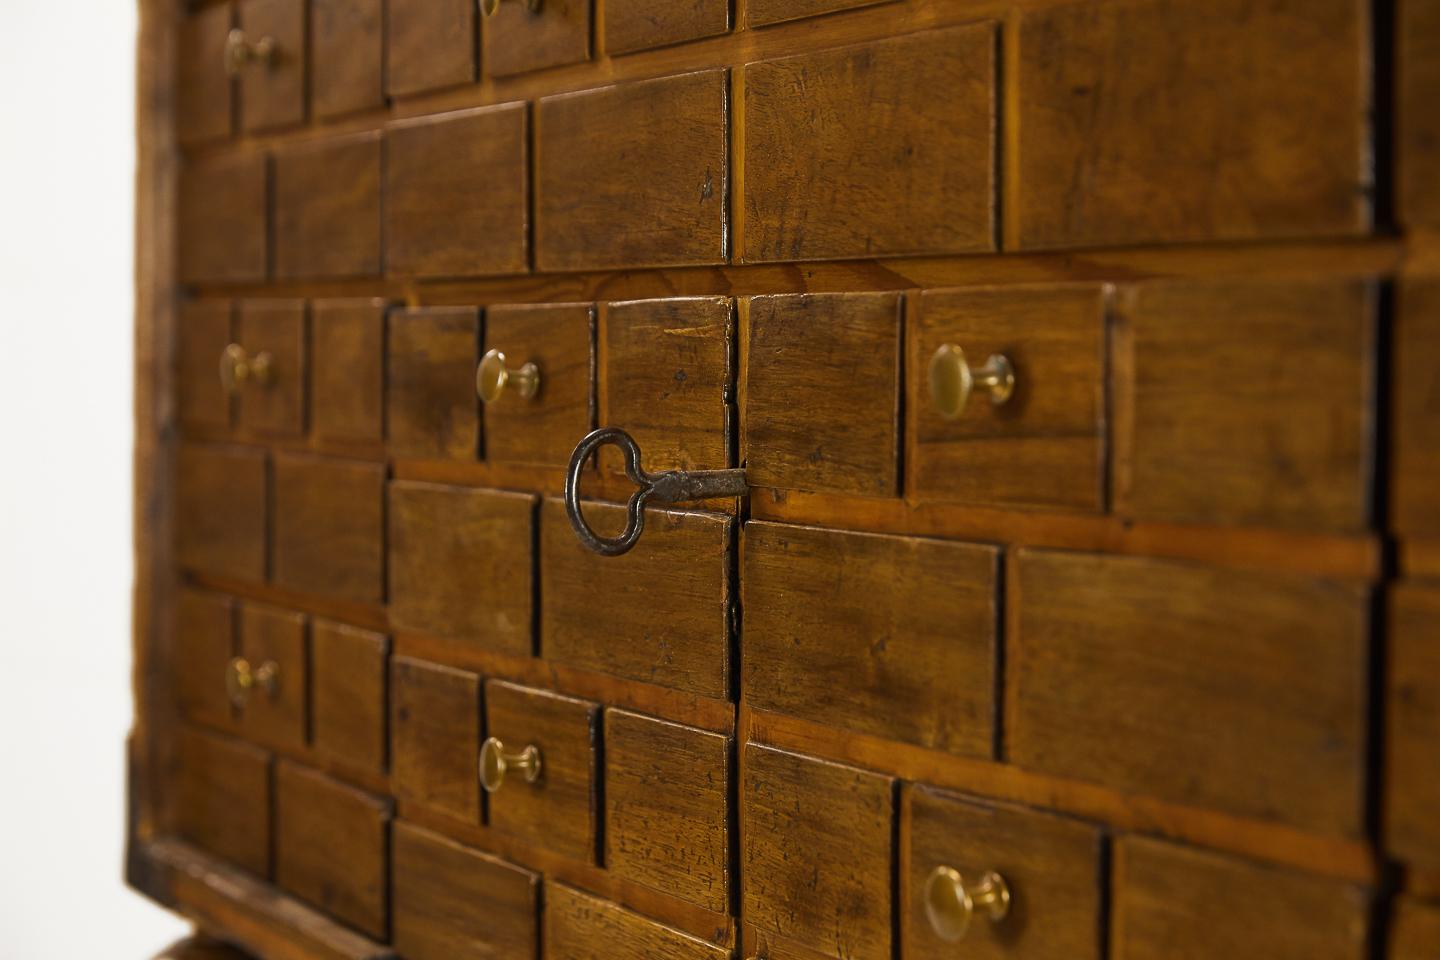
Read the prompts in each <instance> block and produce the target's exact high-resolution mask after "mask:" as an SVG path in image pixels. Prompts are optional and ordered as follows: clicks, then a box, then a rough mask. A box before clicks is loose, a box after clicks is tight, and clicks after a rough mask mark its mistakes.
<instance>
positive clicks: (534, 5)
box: [480, 0, 540, 17]
mask: <svg viewBox="0 0 1440 960" xmlns="http://www.w3.org/2000/svg"><path fill="white" fill-rule="evenodd" d="M525 9H526V10H529V11H530V12H531V13H539V12H540V0H525ZM480 12H481V13H483V14H485V16H487V17H493V16H495V14H497V13H499V12H500V0H480Z"/></svg>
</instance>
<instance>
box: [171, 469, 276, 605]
mask: <svg viewBox="0 0 1440 960" xmlns="http://www.w3.org/2000/svg"><path fill="white" fill-rule="evenodd" d="M267 473H268V471H267V468H266V462H265V453H264V451H261V450H254V449H250V448H242V447H221V446H185V447H182V448H181V450H180V452H179V455H178V457H177V462H176V468H175V474H176V502H175V516H176V521H177V522H176V529H177V530H178V531H179V535H178V537H177V541H176V544H175V554H176V559H177V561H178V562H179V564H180V565H181V566H182V567H186V568H188V569H192V570H205V571H208V572H210V573H214V574H218V575H220V576H228V577H237V578H239V579H242V580H264V579H265V571H266V563H267V559H266V543H265V530H266V524H267V522H268V520H267V516H268V513H267V505H266V500H267V496H268V493H267V491H268V488H269V480H268V476H267Z"/></svg>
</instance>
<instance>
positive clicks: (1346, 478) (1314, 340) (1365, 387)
mask: <svg viewBox="0 0 1440 960" xmlns="http://www.w3.org/2000/svg"><path fill="white" fill-rule="evenodd" d="M1114 341H1115V356H1116V359H1115V368H1116V376H1115V411H1116V429H1115V461H1116V466H1115V471H1116V476H1115V505H1116V510H1117V511H1118V512H1120V513H1121V514H1123V515H1125V516H1127V517H1134V518H1137V519H1143V520H1162V521H1180V522H1193V523H1221V524H1260V525H1265V526H1276V527H1289V528H1301V529H1319V530H1333V531H1337V532H1353V533H1358V532H1361V531H1363V530H1365V529H1366V528H1367V526H1368V524H1369V520H1370V516H1369V501H1370V486H1371V480H1372V477H1371V473H1372V461H1373V459H1374V451H1373V449H1372V446H1373V440H1372V434H1373V432H1374V425H1373V419H1374V418H1373V416H1372V415H1371V413H1370V408H1371V404H1372V400H1371V398H1372V395H1373V393H1374V389H1375V385H1374V376H1375V372H1374V371H1375V305H1374V292H1373V290H1372V288H1371V285H1370V284H1368V283H1364V282H1360V281H1345V280H1328V279H1327V280H1314V281H1305V280H1301V281H1293V282H1274V281H1198V282H1188V281H1185V282H1178V283H1159V284H1153V285H1147V286H1141V287H1138V288H1133V289H1131V290H1129V291H1126V292H1125V294H1123V295H1122V297H1121V299H1120V309H1119V311H1118V316H1117V325H1116V331H1115V338H1114Z"/></svg>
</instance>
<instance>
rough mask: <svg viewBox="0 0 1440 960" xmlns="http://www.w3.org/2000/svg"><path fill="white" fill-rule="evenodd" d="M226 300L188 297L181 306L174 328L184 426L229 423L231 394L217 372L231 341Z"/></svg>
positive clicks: (231, 317) (229, 309)
mask: <svg viewBox="0 0 1440 960" xmlns="http://www.w3.org/2000/svg"><path fill="white" fill-rule="evenodd" d="M233 321H234V308H233V307H232V305H231V303H230V301H229V300H191V301H189V302H187V303H185V304H184V305H183V306H182V307H181V308H180V316H179V319H178V329H177V331H176V338H175V339H176V346H175V350H176V393H177V395H178V403H179V408H180V421H181V422H182V423H183V424H185V425H186V426H193V427H207V428H211V429H220V430H223V429H225V428H227V427H229V426H230V420H231V403H230V394H229V393H228V392H227V391H226V389H225V385H224V384H223V383H222V382H221V379H220V375H219V374H218V373H217V370H218V369H219V365H220V363H221V362H223V360H224V358H225V350H226V348H227V347H229V346H230V344H231V343H232V342H234V330H233V329H232V327H233Z"/></svg>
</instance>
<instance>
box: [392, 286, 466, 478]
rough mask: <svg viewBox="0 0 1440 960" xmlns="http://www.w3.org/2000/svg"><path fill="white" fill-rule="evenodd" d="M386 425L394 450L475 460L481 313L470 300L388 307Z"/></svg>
mask: <svg viewBox="0 0 1440 960" xmlns="http://www.w3.org/2000/svg"><path fill="white" fill-rule="evenodd" d="M386 338H387V342H386V346H385V368H386V386H385V424H386V436H387V439H388V441H389V449H390V453H391V455H392V456H397V457H416V458H423V459H428V460H434V459H445V460H473V459H475V454H476V451H477V449H478V447H479V443H480V399H479V398H478V397H477V396H476V395H475V367H476V365H477V364H478V363H479V362H480V357H479V355H478V353H477V347H478V346H479V344H480V318H479V315H478V314H477V313H476V311H475V310H474V309H473V308H471V307H430V308H422V309H414V310H396V311H393V312H392V313H391V314H390V322H389V329H388V330H387V331H386Z"/></svg>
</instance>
